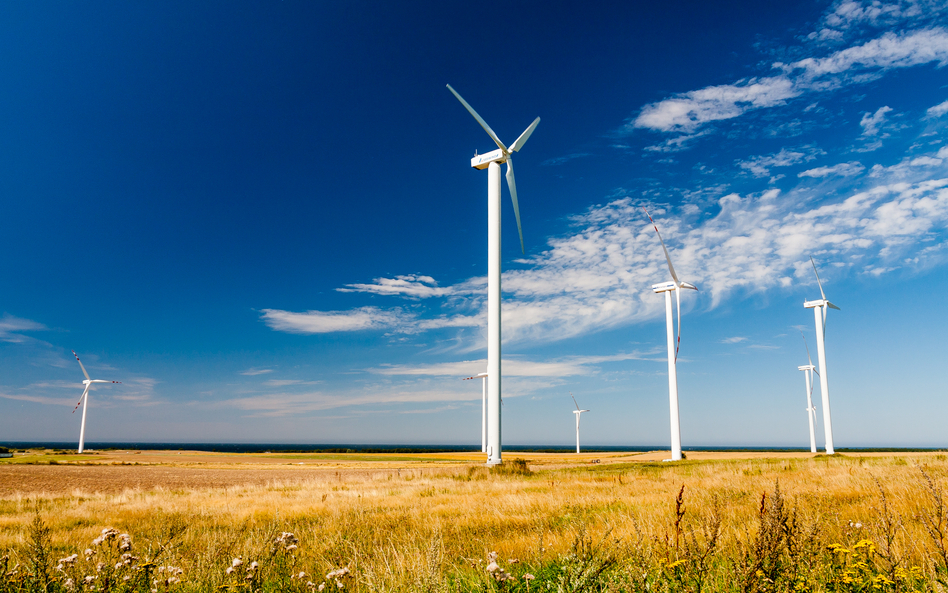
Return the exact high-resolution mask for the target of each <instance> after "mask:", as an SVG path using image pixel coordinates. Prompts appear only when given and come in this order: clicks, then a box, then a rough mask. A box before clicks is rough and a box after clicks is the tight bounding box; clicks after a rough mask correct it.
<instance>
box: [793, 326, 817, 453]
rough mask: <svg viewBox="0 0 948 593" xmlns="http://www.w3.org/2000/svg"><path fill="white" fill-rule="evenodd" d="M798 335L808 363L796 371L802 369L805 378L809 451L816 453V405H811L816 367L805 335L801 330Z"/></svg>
mask: <svg viewBox="0 0 948 593" xmlns="http://www.w3.org/2000/svg"><path fill="white" fill-rule="evenodd" d="M800 335H801V336H802V337H803V346H804V347H805V348H806V359H807V362H808V363H809V364H805V365H803V366H798V367H797V370H798V371H803V377H804V379H806V415H807V417H808V418H809V419H810V453H816V407H814V406H813V386H814V385H815V384H816V382H815V381H813V375H812V374H811V373H816V374H817V375H819V373H817V372H816V367H815V366H813V359H811V358H810V347H809V346H807V343H806V336H804V335H803V332H802V331H801V332H800Z"/></svg>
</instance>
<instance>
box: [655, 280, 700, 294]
mask: <svg viewBox="0 0 948 593" xmlns="http://www.w3.org/2000/svg"><path fill="white" fill-rule="evenodd" d="M676 288H689V289H691V290H698V287H697V286H695V285H694V284H689V283H688V282H680V283H678V284H675V282H674V281H669V282H662V283H661V284H653V285H652V290H654V291H655V292H668V291H669V290H675V289H676Z"/></svg>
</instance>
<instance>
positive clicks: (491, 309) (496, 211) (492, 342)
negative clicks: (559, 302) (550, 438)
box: [447, 84, 540, 465]
mask: <svg viewBox="0 0 948 593" xmlns="http://www.w3.org/2000/svg"><path fill="white" fill-rule="evenodd" d="M447 86H448V90H449V91H451V93H452V94H453V95H454V96H455V97H457V99H458V101H460V102H461V104H462V105H464V108H465V109H467V110H468V112H469V113H470V114H471V115H473V116H474V119H476V120H477V123H479V124H480V125H481V127H482V128H484V131H485V132H487V135H488V136H490V138H491V140H493V141H494V143H495V144H496V145H497V150H494V151H491V152H488V153H487V154H482V155H480V156H478V155H475V156H474V158H473V159H471V166H472V167H474V168H475V169H487V437H488V440H487V451H486V453H487V465H497V464H498V463H501V462H502V461H503V460H502V459H501V439H500V424H501V423H500V401H501V395H500V377H501V375H500V164H501V163H507V173H506V177H507V187H508V188H509V189H510V199H511V201H513V207H514V216H515V217H516V218H517V232H518V233H519V234H520V251H521V252H523V251H524V248H523V230H522V229H521V227H520V206H519V205H518V204H517V185H516V183H515V182H514V170H513V161H512V160H511V155H512V154H513V153H515V152H517V151H518V150H520V149H521V148H523V145H524V144H526V143H527V140H528V139H529V138H530V135H531V134H533V130H535V129H536V127H537V124H539V123H540V118H539V117H538V118H536V119H535V120H533V123H532V124H530V125H529V127H527V129H526V130H524V131H523V133H522V134H520V137H519V138H517V139H516V140H515V141H514V143H513V144H511V145H510V147H509V148H508V147H507V146H505V145H504V143H503V142H501V141H500V138H498V137H497V134H495V133H494V131H493V130H492V129H490V126H488V125H487V122H485V121H484V120H483V119H482V118H481V116H480V115H478V114H477V112H476V111H474V108H473V107H471V106H470V105H468V103H467V101H465V100H464V99H463V98H461V95H459V94H458V93H457V91H455V90H454V89H453V88H451V85H450V84H449V85H447Z"/></svg>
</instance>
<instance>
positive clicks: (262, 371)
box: [240, 369, 273, 377]
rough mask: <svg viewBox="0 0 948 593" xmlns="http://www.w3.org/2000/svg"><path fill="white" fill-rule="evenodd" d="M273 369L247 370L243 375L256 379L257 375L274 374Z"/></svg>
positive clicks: (242, 372)
mask: <svg viewBox="0 0 948 593" xmlns="http://www.w3.org/2000/svg"><path fill="white" fill-rule="evenodd" d="M272 372H273V369H247V370H246V371H241V373H240V374H241V375H246V376H247V377H255V376H257V375H265V374H267V373H272Z"/></svg>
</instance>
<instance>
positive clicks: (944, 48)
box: [622, 2, 948, 152]
mask: <svg viewBox="0 0 948 593" xmlns="http://www.w3.org/2000/svg"><path fill="white" fill-rule="evenodd" d="M856 4H857V3H851V2H850V3H846V2H844V3H838V4H837V5H836V9H835V10H834V11H832V14H831V16H830V17H829V18H827V19H826V20H825V22H824V25H825V26H824V27H823V29H822V30H821V31H822V33H820V34H817V35H815V36H811V37H809V38H808V39H809V40H810V41H813V42H814V43H813V44H811V45H809V46H807V45H805V46H801V47H799V48H796V49H797V51H803V52H810V53H819V52H824V51H827V48H828V47H829V46H832V45H836V44H838V43H842V42H843V41H845V40H847V39H849V38H850V37H851V35H850V33H852V32H853V31H855V30H857V29H858V30H860V31H861V30H862V29H860V28H859V27H857V25H859V24H860V23H861V24H865V23H871V22H873V19H870V18H868V17H867V18H856V17H853V18H852V19H847V18H844V15H856V14H861V15H864V14H876V13H877V11H874V10H873V9H872V7H869V6H862V5H859V6H856ZM878 14H879V17H878V18H876V19H875V22H879V21H881V20H886V19H883V17H882V13H878ZM886 15H887V16H888V17H891V18H889V19H888V20H889V21H891V20H893V19H894V22H900V24H902V25H905V26H906V27H909V29H908V30H904V31H898V32H893V31H888V32H885V33H883V34H882V35H880V36H878V37H876V38H873V39H869V40H863V41H862V42H854V43H855V44H854V45H852V46H851V47H846V48H844V49H835V50H833V49H832V48H830V50H829V53H827V54H826V55H822V56H820V55H816V56H810V57H806V58H802V59H799V60H796V61H793V62H790V63H783V62H775V63H774V64H772V71H773V72H775V73H773V74H769V73H768V74H765V75H762V76H756V77H749V78H744V79H741V80H738V81H736V82H732V83H727V84H718V85H713V86H709V87H705V88H702V89H696V90H691V91H685V92H681V93H678V94H676V95H674V96H672V97H669V98H667V99H662V100H660V101H657V102H654V103H649V104H647V105H645V106H643V107H642V108H641V109H640V110H639V113H638V114H637V115H636V116H635V117H634V118H633V119H632V121H631V122H629V123H628V124H627V125H626V126H624V128H623V129H622V131H624V132H625V133H632V132H634V131H635V130H636V129H645V130H651V131H655V132H662V133H672V134H677V135H678V136H677V137H676V138H672V139H668V140H665V141H664V142H663V143H662V144H658V145H654V146H651V147H649V148H648V149H647V150H652V151H655V150H658V151H663V152H667V151H674V150H682V149H685V148H688V147H689V146H690V145H692V144H693V140H694V139H695V138H697V137H700V134H701V132H703V131H705V132H706V130H705V128H706V126H708V125H710V124H714V123H715V122H721V121H725V120H731V119H735V118H738V117H740V116H742V115H744V114H746V113H748V112H751V111H757V110H761V109H769V108H775V107H778V106H782V105H785V104H787V103H788V102H790V101H792V100H794V99H796V98H798V97H801V96H804V95H809V94H812V93H818V92H828V91H832V90H836V89H839V88H842V87H845V86H849V85H853V84H862V83H865V82H868V81H871V80H875V79H876V78H878V77H879V76H881V75H882V74H883V73H885V72H886V71H889V70H893V69H900V68H911V67H915V66H920V65H923V64H932V63H934V64H935V65H936V67H939V68H941V67H943V66H944V65H945V64H948V31H946V30H945V29H944V28H942V27H927V28H921V29H911V27H912V26H917V25H918V24H919V22H922V24H924V22H927V21H919V19H917V18H914V17H917V16H918V15H919V13H918V12H917V11H909V10H905V11H890V12H888V13H886ZM900 19H901V21H900ZM887 22H888V21H887ZM831 24H835V25H836V26H837V27H842V28H844V29H846V30H847V31H848V33H846V34H844V33H843V32H842V31H841V30H840V29H837V28H833V27H832V26H830V25H831ZM834 31H835V33H833V32H834ZM827 41H831V42H833V43H824V42H827ZM874 115H884V112H883V113H882V114H879V112H876V114H874Z"/></svg>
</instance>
